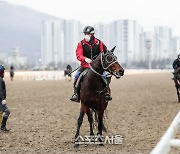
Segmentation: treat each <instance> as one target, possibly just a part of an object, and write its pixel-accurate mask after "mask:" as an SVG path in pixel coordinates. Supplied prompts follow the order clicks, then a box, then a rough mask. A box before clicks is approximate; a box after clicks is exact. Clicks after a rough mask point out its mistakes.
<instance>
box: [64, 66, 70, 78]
mask: <svg viewBox="0 0 180 154" xmlns="http://www.w3.org/2000/svg"><path fill="white" fill-rule="evenodd" d="M71 71H72V67H71V66H70V65H67V67H66V69H65V70H64V76H65V78H66V81H71V80H72V76H71Z"/></svg>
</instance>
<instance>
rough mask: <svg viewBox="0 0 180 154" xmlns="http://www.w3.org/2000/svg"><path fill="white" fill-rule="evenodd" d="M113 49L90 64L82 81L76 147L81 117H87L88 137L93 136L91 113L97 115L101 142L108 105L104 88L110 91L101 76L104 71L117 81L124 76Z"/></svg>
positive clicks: (101, 54)
mask: <svg viewBox="0 0 180 154" xmlns="http://www.w3.org/2000/svg"><path fill="white" fill-rule="evenodd" d="M114 49H115V47H114V48H113V49H111V50H110V51H108V50H107V51H103V52H102V53H100V54H99V56H98V57H97V58H96V59H95V60H94V61H93V62H92V64H91V65H90V69H89V71H88V73H87V74H86V76H85V77H84V79H83V81H82V82H81V88H80V100H81V109H80V115H79V118H78V120H77V131H76V134H75V144H74V146H75V147H77V146H78V137H79V132H80V127H81V124H82V122H83V117H84V115H85V114H87V116H88V121H89V124H90V136H93V135H94V132H93V117H92V112H91V109H92V110H93V111H95V112H96V114H97V122H98V133H97V134H98V136H100V138H99V141H100V142H101V141H102V140H101V139H102V138H101V136H102V129H103V114H104V111H105V109H106V107H107V105H108V101H106V100H105V92H106V90H107V89H106V88H108V90H109V91H110V88H109V87H106V84H105V83H104V81H103V80H102V74H103V72H104V71H108V72H109V73H111V74H112V75H114V76H115V77H116V78H117V79H118V78H120V77H121V76H123V75H124V69H123V68H122V67H121V66H120V64H119V63H118V61H117V58H116V56H115V55H114V54H113V51H114Z"/></svg>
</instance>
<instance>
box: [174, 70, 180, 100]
mask: <svg viewBox="0 0 180 154" xmlns="http://www.w3.org/2000/svg"><path fill="white" fill-rule="evenodd" d="M173 74H174V78H173V79H174V83H175V87H176V91H177V95H178V101H179V103H180V94H179V89H180V68H177V70H175V72H174V73H173Z"/></svg>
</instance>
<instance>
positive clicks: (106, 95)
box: [105, 93, 112, 101]
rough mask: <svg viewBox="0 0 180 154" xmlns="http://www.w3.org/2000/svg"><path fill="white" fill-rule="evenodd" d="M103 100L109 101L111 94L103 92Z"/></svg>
mask: <svg viewBox="0 0 180 154" xmlns="http://www.w3.org/2000/svg"><path fill="white" fill-rule="evenodd" d="M105 100H106V101H111V100H112V97H111V95H110V94H108V93H107V94H105Z"/></svg>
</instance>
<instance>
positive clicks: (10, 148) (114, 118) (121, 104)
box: [0, 72, 180, 154]
mask: <svg viewBox="0 0 180 154" xmlns="http://www.w3.org/2000/svg"><path fill="white" fill-rule="evenodd" d="M171 77H172V75H171V73H170V72H162V73H152V74H137V75H135V74H133V75H125V76H124V77H122V78H121V79H118V80H116V79H115V78H113V80H112V83H111V90H112V97H113V100H112V101H111V102H109V105H108V111H107V115H108V119H106V124H107V127H108V132H107V133H104V135H109V136H110V135H117V134H120V135H122V136H123V137H124V140H123V144H122V145H108V144H107V145H104V146H99V145H81V146H80V147H79V148H78V149H74V148H73V144H72V142H73V138H74V135H75V131H76V122H77V118H78V115H79V109H80V104H77V103H74V102H70V101H69V98H70V96H71V95H72V90H73V89H72V84H73V83H72V81H71V82H66V81H65V80H57V81H30V80H26V81H23V80H20V79H19V78H17V77H15V80H14V81H13V82H12V81H10V80H9V78H8V77H6V78H5V80H6V86H7V103H8V106H9V108H10V109H11V115H10V117H9V120H8V123H7V127H8V128H10V129H11V131H10V132H8V133H2V132H1V133H0V154H4V153H7V154H11V153H22V154H25V153H26V154H28V153H33V154H34V153H43V154H45V153H59V154H60V153H68V154H69V153H70V154H71V153H93V154H104V153H117V154H118V153H120V154H141V153H142V154H145V153H149V152H150V151H151V150H152V149H153V147H154V146H155V145H156V144H157V142H158V141H159V139H160V137H161V136H162V135H163V134H164V132H165V131H166V130H167V128H168V127H169V125H170V123H171V122H172V120H173V119H174V117H175V115H176V114H177V112H178V111H179V108H180V104H179V103H178V102H177V96H176V91H175V87H174V83H173V81H172V80H171ZM95 132H97V130H95ZM88 134H89V125H88V120H87V117H86V116H85V118H84V122H83V125H82V127H81V135H88ZM173 150H174V149H173ZM177 150H179V152H180V149H175V150H174V152H173V151H172V152H171V153H177Z"/></svg>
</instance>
